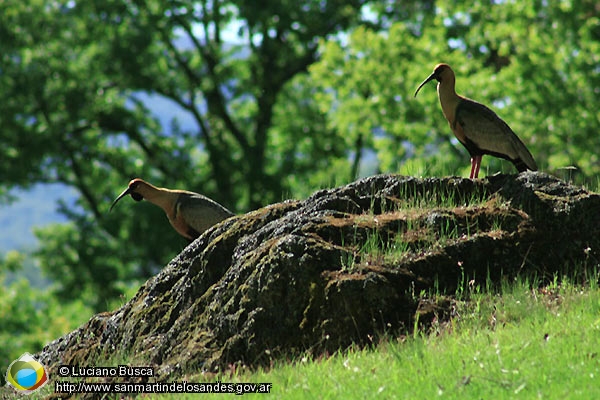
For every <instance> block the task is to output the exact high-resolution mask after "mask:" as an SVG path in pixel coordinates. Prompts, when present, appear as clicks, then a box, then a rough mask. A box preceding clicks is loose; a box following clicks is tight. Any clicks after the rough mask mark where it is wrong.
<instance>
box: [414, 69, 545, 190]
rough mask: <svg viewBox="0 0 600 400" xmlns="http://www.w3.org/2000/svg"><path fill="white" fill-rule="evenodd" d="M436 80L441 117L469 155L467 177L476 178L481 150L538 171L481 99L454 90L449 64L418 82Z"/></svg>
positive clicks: (505, 126)
mask: <svg viewBox="0 0 600 400" xmlns="http://www.w3.org/2000/svg"><path fill="white" fill-rule="evenodd" d="M434 79H435V80H436V81H438V84H437V93H438V97H439V99H440V104H441V105H442V112H443V113H444V117H446V120H448V123H449V124H450V128H451V129H452V132H454V135H455V136H456V138H457V139H458V141H459V142H461V143H462V144H463V146H465V147H466V148H467V151H468V152H469V154H470V155H471V174H470V176H469V178H470V179H473V178H477V176H478V175H479V167H480V166H481V158H482V157H483V155H484V154H489V155H492V156H494V157H499V158H504V159H506V160H509V161H511V162H512V163H513V164H514V165H515V167H516V168H517V170H518V171H519V172H523V171H525V170H528V169H529V170H532V171H537V165H536V163H535V161H534V159H533V156H532V155H531V153H530V152H529V150H527V147H525V145H524V144H523V142H522V141H521V140H520V139H519V138H518V137H517V135H515V133H514V132H513V131H512V129H510V127H509V126H508V125H507V124H506V122H504V121H503V120H502V119H500V117H498V115H496V113H495V112H493V111H492V110H490V109H489V108H488V107H486V106H484V105H483V104H481V103H478V102H476V101H473V100H471V99H468V98H466V97H463V96H460V95H458V94H456V90H455V80H456V78H455V76H454V71H452V68H450V66H449V65H448V64H438V65H436V66H435V68H434V70H433V73H432V74H431V75H429V76H428V77H427V79H425V80H424V81H423V83H421V84H420V85H419V87H418V88H417V90H416V92H415V97H417V93H419V90H421V88H422V87H423V86H424V85H425V84H426V83H428V82H430V81H432V80H434Z"/></svg>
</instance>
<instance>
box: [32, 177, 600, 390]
mask: <svg viewBox="0 0 600 400" xmlns="http://www.w3.org/2000/svg"><path fill="white" fill-rule="evenodd" d="M599 259H600V196H599V195H597V194H593V193H589V192H587V191H585V190H583V189H581V188H577V187H573V186H570V185H568V184H566V183H565V182H563V181H560V180H558V179H555V178H553V177H551V176H548V175H545V174H543V173H533V172H528V173H522V174H520V175H496V176H490V177H488V178H486V179H483V180H476V181H472V180H468V179H461V178H443V179H436V178H428V179H416V178H412V177H402V176H389V175H386V176H373V177H369V178H366V179H362V180H360V181H357V182H354V183H352V184H349V185H347V186H343V187H340V188H336V189H331V190H322V191H319V192H317V193H315V194H314V195H313V196H311V197H310V198H308V199H306V200H304V201H286V202H283V203H279V204H274V205H271V206H268V207H265V208H262V209H259V210H257V211H254V212H251V213H248V214H245V215H242V216H237V217H233V218H231V219H229V220H226V221H224V222H223V223H221V224H219V225H217V226H215V227H214V228H212V229H211V230H209V231H207V232H206V233H205V234H204V235H202V236H201V237H200V238H198V239H197V240H196V241H195V242H194V243H192V244H191V245H190V246H188V247H187V248H186V249H185V250H184V251H183V252H182V253H181V254H179V255H178V256H177V257H176V258H175V259H173V260H172V261H171V262H170V263H169V264H168V265H167V266H166V267H165V268H164V269H163V270H162V272H160V273H159V274H158V275H157V276H155V277H153V278H151V279H150V280H148V281H147V282H146V283H145V284H144V286H142V287H141V288H140V290H139V291H138V293H137V294H136V296H135V297H134V298H133V299H132V300H131V301H129V302H128V303H127V304H125V305H124V306H123V307H121V308H120V309H119V310H116V311H114V312H111V313H103V314H99V315H96V316H94V317H93V318H92V319H91V320H90V321H89V322H88V323H86V324H85V325H83V326H82V327H80V328H79V329H77V330H76V331H74V332H71V333H69V334H67V335H65V336H64V337H62V338H60V339H58V340H56V341H54V342H52V343H50V344H49V345H47V346H46V347H45V348H44V349H43V351H42V352H41V353H40V354H38V356H39V359H40V361H41V362H42V363H44V364H45V365H46V366H49V367H50V368H51V370H52V368H55V367H56V366H57V365H60V364H72V365H96V364H98V365H105V364H103V363H102V360H104V359H106V358H110V357H111V356H113V355H114V354H115V353H119V354H120V353H123V354H128V355H129V357H130V358H131V360H132V361H131V363H132V365H133V364H134V363H135V362H136V361H138V365H154V366H155V367H156V371H157V372H158V374H159V378H169V379H174V378H176V377H178V376H181V375H182V374H185V373H187V372H189V371H197V370H207V371H214V370H217V369H220V368H224V367H227V366H228V365H230V364H244V365H248V366H257V365H265V364H268V363H269V362H270V361H271V360H272V359H274V358H279V357H293V356H294V355H297V354H305V353H306V352H312V353H315V354H319V353H323V352H332V351H335V350H338V349H340V348H344V347H346V346H348V345H350V344H352V343H358V344H367V343H370V342H371V341H373V340H377V338H378V337H380V336H382V335H387V334H395V333H398V332H403V331H406V330H410V329H412V327H413V325H414V322H415V318H416V315H420V319H419V321H420V322H421V323H423V322H424V323H427V321H431V319H432V318H433V317H432V315H435V316H437V314H438V312H439V313H440V314H443V313H445V312H446V311H448V310H447V308H445V307H444V305H439V304H436V303H435V302H432V301H431V300H428V299H423V296H421V295H420V294H422V293H427V292H431V291H436V292H438V293H442V294H444V293H446V294H453V293H455V292H456V290H457V288H459V287H463V285H465V284H466V283H467V282H471V285H473V284H485V283H486V280H487V281H488V283H491V284H492V285H493V284H494V283H499V282H501V281H502V279H510V278H511V277H514V276H515V275H516V274H518V273H526V274H535V275H536V276H537V277H538V278H540V279H544V278H546V277H552V276H553V275H554V274H556V273H561V274H562V273H564V272H566V271H571V272H576V271H578V269H579V270H583V269H585V267H586V266H588V265H591V264H595V265H597V264H598V263H599ZM446 314H448V313H447V312H446Z"/></svg>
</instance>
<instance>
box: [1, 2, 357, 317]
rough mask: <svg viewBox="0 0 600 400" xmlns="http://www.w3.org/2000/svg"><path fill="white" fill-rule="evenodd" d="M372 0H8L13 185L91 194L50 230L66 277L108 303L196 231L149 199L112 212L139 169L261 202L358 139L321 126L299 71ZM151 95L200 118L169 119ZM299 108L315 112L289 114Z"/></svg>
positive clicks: (245, 205) (47, 256) (4, 168)
mask: <svg viewBox="0 0 600 400" xmlns="http://www.w3.org/2000/svg"><path fill="white" fill-rule="evenodd" d="M364 3H365V0H352V1H341V0H333V1H326V2H323V1H315V0H304V1H283V2H282V1H267V2H262V3H261V5H260V7H257V6H256V4H255V2H251V1H244V0H237V1H219V0H213V1H208V0H204V1H161V0H147V1H141V0H140V1H121V0H109V1H89V2H74V1H57V2H51V3H48V2H46V1H43V0H37V1H36V0H34V1H31V2H20V1H16V0H9V1H6V2H3V3H2V5H1V6H0V14H1V15H0V26H1V27H0V29H1V32H0V34H2V37H3V38H6V40H3V41H2V44H0V46H1V47H0V51H1V53H2V61H1V64H0V71H1V75H0V90H2V93H3V96H4V103H5V104H4V112H3V113H2V115H1V116H0V127H2V129H1V130H0V148H1V149H0V156H1V157H2V158H3V159H4V160H7V162H5V163H3V164H2V165H1V166H0V176H2V185H3V186H4V187H11V186H14V185H19V186H23V187H26V186H28V185H31V184H33V183H36V182H45V183H47V182H61V183H64V184H66V185H69V186H72V187H74V188H76V189H77V191H78V192H79V193H80V194H81V197H80V198H79V199H77V202H76V204H61V205H60V208H61V211H62V212H63V213H64V214H65V215H67V216H68V217H69V219H70V221H71V222H70V223H69V224H67V225H64V226H53V227H50V228H44V229H39V230H38V231H37V235H38V237H39V238H40V239H41V243H42V246H41V249H40V250H39V251H38V252H37V257H38V258H39V259H40V262H41V264H42V266H43V268H44V269H45V270H46V272H47V273H49V274H50V275H51V276H52V277H53V278H55V279H56V280H57V281H58V282H59V286H58V288H57V292H58V293H59V294H60V295H61V296H63V297H65V298H73V297H78V296H80V295H82V294H83V293H88V294H90V297H89V301H90V302H92V303H93V304H94V306H95V307H96V308H97V309H103V308H105V306H106V304H105V302H106V301H107V299H110V298H114V297H115V295H116V294H118V293H119V292H121V291H122V290H121V289H120V287H119V282H121V283H122V282H129V281H130V280H131V279H135V278H143V277H147V276H148V275H149V274H150V273H152V272H153V271H155V270H156V269H157V268H158V267H161V266H163V265H164V264H165V263H166V261H168V260H169V259H170V258H171V257H172V256H173V255H174V254H176V253H177V251H178V250H179V249H181V247H182V246H183V244H184V243H183V241H182V240H181V239H179V238H178V237H177V235H176V234H175V233H174V232H171V230H170V228H169V227H168V225H167V223H166V221H165V219H164V215H161V214H162V212H161V211H160V210H157V209H156V208H154V207H152V206H150V205H148V204H144V203H142V204H140V205H139V206H136V207H135V209H134V208H133V207H132V204H129V205H127V206H124V205H120V206H119V207H118V208H117V209H115V210H114V212H113V213H111V214H107V210H108V206H109V205H110V201H111V200H112V198H114V197H115V195H116V194H117V193H118V191H119V190H120V189H122V188H123V187H124V186H125V185H126V184H127V182H128V181H129V179H131V178H133V177H136V176H139V177H143V178H145V179H147V180H148V181H150V182H152V183H154V184H157V185H161V186H166V187H173V188H186V189H189V190H194V191H198V192H201V193H204V194H207V195H208V196H210V197H212V198H214V199H215V200H217V201H219V202H221V203H223V204H224V205H225V206H227V207H230V208H232V209H235V210H238V211H245V210H248V209H252V208H255V207H258V206H262V205H265V204H268V203H271V202H273V201H277V200H280V199H281V198H282V197H283V196H285V195H286V194H289V193H290V192H291V191H292V186H293V185H294V184H295V182H298V181H300V182H302V180H303V179H305V178H306V179H308V178H309V177H310V176H311V174H313V173H314V172H315V171H316V170H317V169H318V168H319V167H320V166H322V165H323V164H324V161H323V160H326V159H327V158H328V157H329V156H330V155H334V156H340V155H341V154H343V149H340V146H338V145H337V138H336V137H335V136H334V135H321V134H320V132H319V133H317V131H320V129H321V128H320V126H319V125H320V122H319V119H321V120H322V118H320V117H319V115H318V114H319V113H318V111H317V109H316V108H315V107H314V106H313V105H312V104H306V102H304V104H303V101H304V100H303V99H299V98H298V96H297V95H296V93H295V90H296V88H297V87H298V82H300V81H298V80H296V81H294V78H295V77H296V76H298V75H299V74H302V73H305V72H306V70H307V68H308V66H309V65H310V64H312V63H313V62H314V61H315V60H316V59H317V49H318V44H319V39H321V38H325V37H328V36H330V35H335V34H336V33H337V32H340V31H345V30H347V29H349V28H350V27H351V26H353V25H355V24H357V23H359V22H360V10H361V7H362V6H363V4H364ZM233 27H237V32H235V34H234V35H233V36H234V39H235V40H234V41H230V40H226V39H225V36H226V35H230V36H231V34H232V32H231V30H232V28H233ZM300 90H301V92H303V93H306V90H304V89H303V88H301V89H300ZM148 98H159V99H161V100H163V101H165V100H166V101H165V104H167V105H168V106H169V107H173V108H175V109H176V110H177V112H179V113H185V114H187V115H188V116H189V117H190V119H191V120H192V121H193V124H192V126H183V125H181V124H179V123H178V121H173V122H172V123H171V125H170V126H163V125H162V124H161V122H160V121H159V119H158V118H157V117H156V116H155V115H153V114H152V112H151V111H150V110H149V108H148V102H147V101H144V100H147V99H148ZM281 99H284V100H292V101H294V102H295V103H294V104H290V103H286V104H283V103H281ZM295 110H297V111H298V112H299V113H303V114H306V115H314V116H315V118H314V119H313V120H309V121H304V122H303V123H301V122H292V123H288V122H287V121H283V120H282V118H283V117H284V116H286V115H287V116H290V115H294V113H295ZM274 119H278V120H279V121H280V122H282V125H281V126H280V127H279V128H273V120H274ZM284 125H285V129H284ZM287 129H289V131H288V130H287ZM307 133H308V134H311V135H312V136H310V137H306V135H307ZM280 147H281V148H280ZM282 155H284V156H282Z"/></svg>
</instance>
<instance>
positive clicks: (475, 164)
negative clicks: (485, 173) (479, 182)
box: [469, 156, 482, 179]
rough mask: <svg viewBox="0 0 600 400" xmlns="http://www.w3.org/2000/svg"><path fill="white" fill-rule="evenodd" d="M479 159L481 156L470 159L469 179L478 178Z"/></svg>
mask: <svg viewBox="0 0 600 400" xmlns="http://www.w3.org/2000/svg"><path fill="white" fill-rule="evenodd" d="M481 158H482V156H475V157H472V158H471V174H470V175H469V179H473V178H475V179H477V177H478V176H479V167H481Z"/></svg>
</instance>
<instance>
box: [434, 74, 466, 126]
mask: <svg viewBox="0 0 600 400" xmlns="http://www.w3.org/2000/svg"><path fill="white" fill-rule="evenodd" d="M454 84H455V82H454V77H448V78H446V79H444V80H443V81H442V82H439V83H438V85H437V92H438V97H439V99H440V104H441V105H442V112H443V113H444V116H445V117H446V119H447V120H448V122H449V123H450V125H451V126H454V122H455V116H456V107H458V103H460V101H461V99H462V97H461V96H459V95H458V94H456V90H455V87H454Z"/></svg>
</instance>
